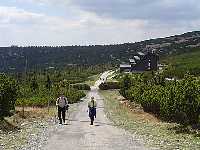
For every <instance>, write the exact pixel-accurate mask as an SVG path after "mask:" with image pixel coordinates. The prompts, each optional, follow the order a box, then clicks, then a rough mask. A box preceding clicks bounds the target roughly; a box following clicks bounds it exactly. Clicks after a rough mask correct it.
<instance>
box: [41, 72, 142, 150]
mask: <svg viewBox="0 0 200 150" xmlns="http://www.w3.org/2000/svg"><path fill="white" fill-rule="evenodd" d="M108 75H109V73H108V72H105V73H104V74H102V76H101V79H102V80H104V81H105V79H106V78H107V76H108ZM102 80H98V81H97V82H96V83H95V86H94V87H92V89H91V91H90V92H89V93H88V95H87V97H86V99H85V101H84V102H82V103H80V104H79V105H78V108H77V111H75V112H74V113H73V114H72V115H70V116H71V117H70V120H71V121H70V124H69V125H66V126H64V128H61V129H59V130H58V131H57V132H56V133H55V134H54V135H53V136H51V137H50V138H49V140H48V142H47V145H46V146H45V147H44V149H45V150H65V149H67V150H135V149H137V150H143V149H145V148H144V146H143V145H142V144H141V141H139V140H138V139H136V138H135V137H134V135H131V134H129V133H127V132H125V131H124V130H122V129H119V128H117V127H114V126H113V124H112V123H111V122H110V121H109V120H108V119H107V118H106V115H105V113H104V104H103V99H102V97H101V96H100V95H99V93H98V88H97V87H98V85H99V84H100V83H101V82H102ZM91 96H94V97H95V99H96V100H97V104H98V108H97V119H96V120H95V124H94V126H91V125H89V124H90V121H89V118H88V114H87V102H88V100H89V99H90V97H91Z"/></svg>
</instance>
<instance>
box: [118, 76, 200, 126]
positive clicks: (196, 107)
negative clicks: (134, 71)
mask: <svg viewBox="0 0 200 150" xmlns="http://www.w3.org/2000/svg"><path fill="white" fill-rule="evenodd" d="M133 81H134V82H133ZM144 81H145V80H143V79H142V80H141V79H139V78H135V79H134V80H132V83H131V86H130V87H129V88H128V89H127V90H125V92H124V93H123V94H124V96H125V97H126V98H128V99H129V100H131V101H135V102H137V103H140V104H141V105H142V107H143V109H144V110H145V111H147V112H152V113H155V114H157V115H159V116H160V117H162V118H163V119H166V120H173V121H176V122H179V123H183V124H184V123H185V122H188V123H190V124H195V123H198V121H199V120H198V119H199V115H200V83H199V81H198V80H196V79H195V78H194V77H193V76H190V75H186V76H185V78H184V79H183V80H179V81H170V82H166V81H164V80H163V77H162V76H159V75H156V76H155V77H153V79H151V80H149V81H145V82H144ZM124 89H125V87H122V89H121V90H124ZM183 120H185V121H183Z"/></svg>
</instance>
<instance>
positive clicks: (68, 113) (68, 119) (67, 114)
mask: <svg viewBox="0 0 200 150" xmlns="http://www.w3.org/2000/svg"><path fill="white" fill-rule="evenodd" d="M69 116H70V114H69V110H67V120H68V121H67V122H68V124H70V120H69Z"/></svg>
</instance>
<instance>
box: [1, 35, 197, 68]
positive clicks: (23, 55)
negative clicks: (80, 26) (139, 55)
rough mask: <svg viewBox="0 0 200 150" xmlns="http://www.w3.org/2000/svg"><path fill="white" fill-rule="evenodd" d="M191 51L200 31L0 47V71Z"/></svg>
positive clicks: (115, 62) (101, 61) (96, 62)
mask: <svg viewBox="0 0 200 150" xmlns="http://www.w3.org/2000/svg"><path fill="white" fill-rule="evenodd" d="M194 48H200V31H194V32H188V33H184V34H182V35H175V36H171V37H166V38H158V39H151V40H146V41H141V42H136V43H124V44H116V45H90V46H58V47H48V46H30V47H18V46H11V47H0V72H2V71H13V70H14V71H23V70H24V68H25V62H26V59H27V62H28V65H27V67H28V69H38V68H40V69H41V68H42V69H44V68H61V67H64V66H66V65H75V64H76V65H79V64H86V65H87V64H88V65H93V64H104V63H114V64H119V63H121V62H126V61H128V59H129V58H131V57H133V56H134V55H135V53H136V52H138V51H141V52H144V53H146V52H148V51H152V50H154V51H155V52H156V53H158V54H159V55H160V56H161V57H164V56H168V55H174V54H182V53H185V52H188V51H190V50H192V49H194Z"/></svg>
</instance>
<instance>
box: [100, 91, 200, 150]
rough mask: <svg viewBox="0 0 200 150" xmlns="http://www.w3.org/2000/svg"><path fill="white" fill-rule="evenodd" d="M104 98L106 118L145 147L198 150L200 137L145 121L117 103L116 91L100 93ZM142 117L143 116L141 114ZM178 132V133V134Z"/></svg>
mask: <svg viewBox="0 0 200 150" xmlns="http://www.w3.org/2000/svg"><path fill="white" fill-rule="evenodd" d="M101 94H102V95H103V96H104V97H105V111H106V114H107V116H108V117H109V118H110V119H111V120H112V121H113V122H114V123H115V124H116V125H117V126H119V127H121V128H124V129H126V130H128V131H130V132H132V133H134V134H136V136H138V138H141V139H143V140H144V142H145V144H146V145H147V147H156V148H159V149H163V150H171V149H186V150H189V149H191V150H194V149H200V137H198V135H197V134H194V133H191V132H184V131H183V132H181V128H180V126H179V125H177V124H173V123H165V122H161V121H151V120H150V121H147V120H145V119H142V117H144V116H142V114H141V118H140V115H138V113H134V112H132V111H130V109H129V108H127V107H126V106H124V105H122V104H121V103H120V102H119V97H120V94H119V92H118V91H101ZM143 115H144V114H143ZM178 131H179V133H178Z"/></svg>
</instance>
